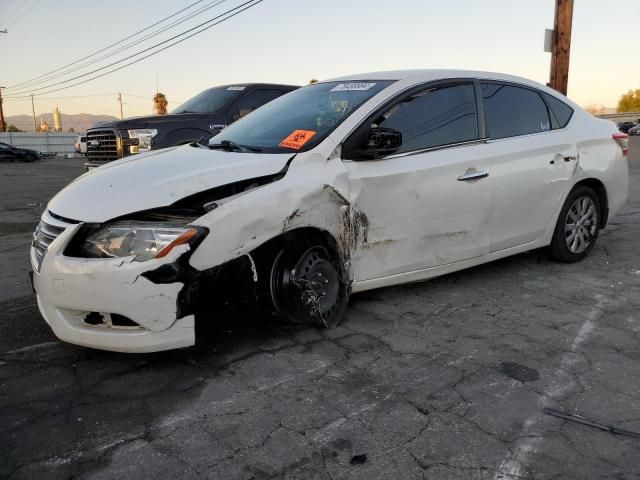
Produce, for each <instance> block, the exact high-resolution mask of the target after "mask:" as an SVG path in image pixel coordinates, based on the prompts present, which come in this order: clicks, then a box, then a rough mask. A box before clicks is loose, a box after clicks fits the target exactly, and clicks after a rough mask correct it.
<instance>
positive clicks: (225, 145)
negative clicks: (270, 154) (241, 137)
mask: <svg viewBox="0 0 640 480" xmlns="http://www.w3.org/2000/svg"><path fill="white" fill-rule="evenodd" d="M209 148H213V149H217V148H220V149H222V150H226V151H228V152H230V151H232V150H238V151H240V152H244V153H247V152H261V151H262V149H260V148H258V147H249V146H248V145H240V144H237V143H236V142H232V141H231V140H222V141H221V142H220V143H211V144H209Z"/></svg>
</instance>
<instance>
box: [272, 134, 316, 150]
mask: <svg viewBox="0 0 640 480" xmlns="http://www.w3.org/2000/svg"><path fill="white" fill-rule="evenodd" d="M315 134H316V131H315V130H294V131H293V132H291V133H290V134H289V136H288V137H287V138H285V139H284V140H282V141H281V142H280V143H279V144H278V146H279V147H286V148H293V149H294V150H299V149H300V148H302V146H303V145H304V144H305V143H307V142H308V141H309V140H310V139H311V137H313V136H314V135H315Z"/></svg>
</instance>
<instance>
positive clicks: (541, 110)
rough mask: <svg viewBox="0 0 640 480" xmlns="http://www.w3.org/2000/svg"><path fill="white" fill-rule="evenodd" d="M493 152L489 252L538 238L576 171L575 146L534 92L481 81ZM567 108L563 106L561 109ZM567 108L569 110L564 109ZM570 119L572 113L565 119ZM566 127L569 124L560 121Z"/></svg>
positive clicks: (568, 134)
mask: <svg viewBox="0 0 640 480" xmlns="http://www.w3.org/2000/svg"><path fill="white" fill-rule="evenodd" d="M481 90H482V97H483V104H484V113H485V122H486V128H487V135H488V137H489V140H488V143H487V145H486V147H487V149H489V150H490V151H491V152H492V155H493V160H492V164H491V167H490V169H491V174H492V176H493V181H494V202H493V208H492V210H491V216H490V218H489V226H490V229H491V237H492V240H491V251H492V252H493V251H499V250H503V249H505V248H509V247H515V246H519V245H523V244H526V243H529V242H533V241H534V240H537V239H538V238H540V237H541V236H542V235H543V234H544V232H545V229H546V227H547V226H548V225H549V222H551V221H552V220H553V217H554V214H555V212H556V211H557V209H558V208H559V207H560V205H561V203H562V200H563V198H564V195H565V194H566V190H567V188H568V186H569V180H570V178H571V176H572V175H573V173H574V172H575V170H576V167H577V161H578V158H577V146H576V144H575V143H574V141H573V139H572V138H571V134H570V132H569V131H568V130H567V129H566V128H561V126H560V125H561V123H560V122H559V120H558V119H557V118H556V116H555V115H551V114H550V108H549V104H548V103H547V102H546V101H545V100H544V95H546V94H543V93H542V92H539V91H538V90H536V89H533V88H529V87H526V86H522V85H516V84H511V83H503V82H493V81H491V82H490V81H487V82H484V81H483V82H481ZM565 106H566V105H565ZM566 107H567V108H569V107H568V106H566ZM569 117H570V115H569ZM563 120H566V121H564V126H566V124H567V122H568V121H569V120H568V118H564V119H563Z"/></svg>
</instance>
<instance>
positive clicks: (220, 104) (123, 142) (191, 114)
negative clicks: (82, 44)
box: [86, 83, 298, 168]
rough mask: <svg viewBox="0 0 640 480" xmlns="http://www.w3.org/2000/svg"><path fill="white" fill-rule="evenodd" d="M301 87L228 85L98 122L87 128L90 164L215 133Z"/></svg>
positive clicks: (87, 154) (178, 143) (188, 141)
mask: <svg viewBox="0 0 640 480" xmlns="http://www.w3.org/2000/svg"><path fill="white" fill-rule="evenodd" d="M296 88H298V87H297V86H293V85H277V84H268V83H243V84H235V85H223V86H221V87H214V88H210V89H208V90H205V91H203V92H200V93H199V94H198V95H196V96H195V97H193V98H192V99H190V100H187V101H186V102H185V103H183V104H182V105H180V106H179V107H178V108H176V109H175V110H173V111H172V112H171V113H170V114H168V115H150V116H144V117H132V118H126V119H124V120H117V121H113V122H102V123H99V124H96V125H94V126H93V127H92V128H90V129H88V130H87V133H86V143H87V152H86V156H87V158H88V160H89V161H88V163H87V164H86V165H87V167H88V168H93V167H97V166H100V165H103V164H104V163H106V162H109V161H111V160H116V159H118V158H122V157H126V156H127V155H132V154H136V153H140V152H148V151H149V150H156V149H159V148H166V147H173V146H176V145H184V144H186V143H191V142H194V141H196V140H198V139H200V138H205V139H209V138H210V137H211V136H213V135H214V134H215V133H217V132H219V131H220V130H222V129H223V128H225V127H226V126H227V125H229V124H230V123H233V122H235V121H236V120H238V119H239V118H241V117H243V116H244V115H246V114H247V113H249V112H251V111H253V110H255V109H256V108H258V107H260V106H262V105H264V104H265V103H267V102H270V101H271V100H273V99H274V98H278V97H279V96H281V95H283V94H285V93H289V92H291V91H292V90H295V89H296Z"/></svg>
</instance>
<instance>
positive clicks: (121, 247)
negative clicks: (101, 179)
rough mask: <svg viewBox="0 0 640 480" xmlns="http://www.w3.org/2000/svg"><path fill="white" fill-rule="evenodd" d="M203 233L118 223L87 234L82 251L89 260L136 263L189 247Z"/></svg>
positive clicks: (147, 224) (187, 229)
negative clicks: (122, 259) (116, 259)
mask: <svg viewBox="0 0 640 480" xmlns="http://www.w3.org/2000/svg"><path fill="white" fill-rule="evenodd" d="M202 233H203V231H202V230H201V229H198V228H193V227H186V226H180V225H168V224H162V223H159V224H155V223H143V222H135V223H134V222H118V223H114V224H112V225H107V226H104V227H102V228H100V229H99V230H96V231H95V232H93V233H91V234H90V235H89V236H88V237H87V238H86V239H85V241H84V245H83V247H82V250H83V251H84V253H85V254H86V255H88V256H90V257H99V258H110V257H133V260H135V261H137V262H144V261H147V260H151V259H152V258H162V257H164V256H166V255H167V254H168V253H169V252H170V251H171V250H172V249H173V248H174V247H177V246H178V245H183V244H185V243H188V244H192V243H193V242H194V241H195V240H196V239H197V238H199V237H200V236H201V235H200V234H202Z"/></svg>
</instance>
